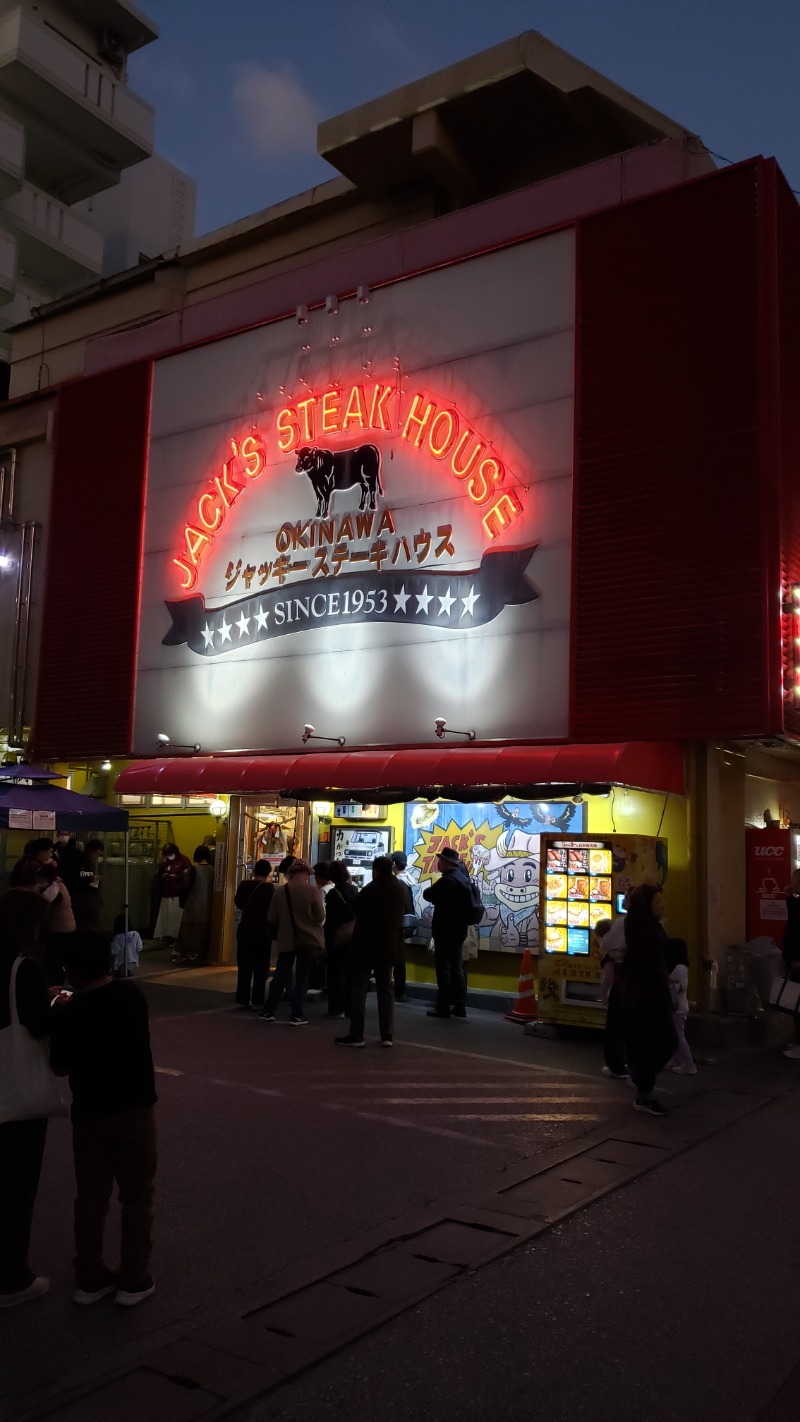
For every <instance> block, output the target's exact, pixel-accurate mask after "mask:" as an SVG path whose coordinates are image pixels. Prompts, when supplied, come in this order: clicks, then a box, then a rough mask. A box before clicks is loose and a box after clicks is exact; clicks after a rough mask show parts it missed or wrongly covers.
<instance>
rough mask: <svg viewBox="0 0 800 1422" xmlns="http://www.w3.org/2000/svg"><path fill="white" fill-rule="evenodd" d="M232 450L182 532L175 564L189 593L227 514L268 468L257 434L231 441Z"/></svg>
mask: <svg viewBox="0 0 800 1422" xmlns="http://www.w3.org/2000/svg"><path fill="white" fill-rule="evenodd" d="M231 450H232V451H233V452H232V454H231V457H230V459H226V461H225V463H224V464H223V465H222V466H221V468H220V470H219V473H217V474H215V475H214V477H213V479H212V480H211V481H210V484H209V485H208V486H207V487H206V488H205V489H204V490H203V492H202V494H201V495H200V497H199V499H198V500H197V505H196V518H195V521H194V522H193V523H187V524H186V525H185V527H184V530H183V546H182V548H181V556H180V557H177V558H173V560H172V561H173V563H174V564H175V566H176V568H178V569H179V570H180V572H181V573H182V575H183V581H182V583H181V586H182V587H183V588H185V589H186V590H187V591H188V589H190V588H193V587H194V586H195V583H196V582H197V569H198V566H199V563H200V559H201V557H202V556H203V553H204V552H205V551H206V549H207V548H210V546H211V544H212V542H213V541H214V536H215V534H216V533H217V532H218V531H219V529H220V528H221V527H222V525H223V523H224V522H225V519H226V517H227V514H228V510H229V509H231V508H233V505H234V504H235V502H236V500H237V499H238V497H239V495H240V494H241V492H242V490H243V489H244V488H246V487H247V482H246V481H247V480H248V479H258V478H259V477H260V476H261V475H262V474H263V473H264V469H265V467H266V462H267V457H266V452H265V449H264V441H263V439H262V438H261V435H260V434H258V432H257V431H253V433H252V434H249V435H245V437H244V439H243V440H242V441H241V444H240V443H239V441H238V440H235V439H232V440H231Z"/></svg>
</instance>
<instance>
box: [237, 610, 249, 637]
mask: <svg viewBox="0 0 800 1422" xmlns="http://www.w3.org/2000/svg"><path fill="white" fill-rule="evenodd" d="M236 626H237V627H238V628H239V641H240V642H241V640H242V638H243V637H246V636H247V633H248V631H249V629H250V618H249V617H245V615H244V613H243V612H242V613H240V614H239V621H238V622H237V624H236Z"/></svg>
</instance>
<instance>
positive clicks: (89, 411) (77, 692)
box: [33, 362, 151, 760]
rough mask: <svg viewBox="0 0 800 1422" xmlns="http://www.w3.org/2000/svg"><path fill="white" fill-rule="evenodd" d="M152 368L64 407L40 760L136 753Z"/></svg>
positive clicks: (89, 386) (88, 387)
mask: <svg viewBox="0 0 800 1422" xmlns="http://www.w3.org/2000/svg"><path fill="white" fill-rule="evenodd" d="M150 373H151V367H150V365H149V363H147V362H145V363H142V364H139V365H135V366H128V367H126V368H125V369H122V370H115V371H112V372H111V373H109V374H107V375H99V376H95V377H93V378H92V379H89V380H84V381H80V382H78V383H76V384H75V385H69V386H66V387H65V388H64V390H62V392H61V394H60V396H59V401H58V413H57V424H56V444H55V454H54V461H53V491H52V496H51V501H50V526H49V537H48V554H47V572H46V579H45V601H44V606H45V615H44V620H43V625H42V641H41V653H40V661H39V683H38V695H37V703H36V719H35V722H34V745H33V750H34V754H35V756H36V758H37V759H39V760H47V759H51V758H56V757H62V756H72V755H75V756H81V757H87V756H88V757H94V756H110V755H123V754H125V752H126V751H128V750H129V749H130V737H131V716H132V705H133V683H134V668H135V659H136V631H137V621H138V609H139V567H140V560H141V542H142V512H143V505H144V494H145V469H146V461H147V438H148V427H149V409H150Z"/></svg>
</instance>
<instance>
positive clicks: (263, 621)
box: [256, 603, 269, 632]
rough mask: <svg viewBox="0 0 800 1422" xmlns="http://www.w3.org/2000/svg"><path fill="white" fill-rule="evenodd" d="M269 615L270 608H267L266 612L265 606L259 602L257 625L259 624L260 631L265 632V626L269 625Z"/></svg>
mask: <svg viewBox="0 0 800 1422" xmlns="http://www.w3.org/2000/svg"><path fill="white" fill-rule="evenodd" d="M268 617H269V608H267V610H266V612H265V611H264V609H263V607H262V606H261V603H259V604H258V612H257V613H256V624H257V626H258V630H259V632H263V631H264V628H265V627H266V625H267V618H268Z"/></svg>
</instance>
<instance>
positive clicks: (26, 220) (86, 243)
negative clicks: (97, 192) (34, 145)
mask: <svg viewBox="0 0 800 1422" xmlns="http://www.w3.org/2000/svg"><path fill="white" fill-rule="evenodd" d="M0 224H2V226H3V227H5V228H6V229H7V230H9V231H10V232H11V233H13V235H14V236H15V237H16V239H17V261H18V268H19V273H20V275H21V276H22V275H25V276H27V277H28V278H29V279H30V280H31V281H32V282H34V283H35V284H36V285H37V286H41V287H42V288H44V289H45V290H50V291H52V292H53V294H54V295H56V294H57V293H58V292H60V291H63V290H64V289H65V288H67V287H69V286H73V285H75V284H76V283H77V282H80V281H86V280H87V279H89V278H91V277H96V276H99V275H100V273H101V271H102V267H103V238H102V237H101V235H100V234H99V233H98V232H95V231H93V229H92V228H91V227H89V226H87V224H86V223H85V222H82V221H81V220H80V219H79V218H77V217H75V215H74V214H73V213H72V212H70V210H69V208H67V207H65V206H64V205H63V203H60V202H57V201H56V199H55V198H51V197H49V196H48V194H47V193H43V192H40V191H39V189H38V188H34V187H33V186H32V185H31V184H30V183H25V184H23V186H22V188H21V189H20V191H19V192H18V193H14V194H13V196H12V197H9V198H6V199H5V201H4V202H3V203H2V204H0Z"/></svg>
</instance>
